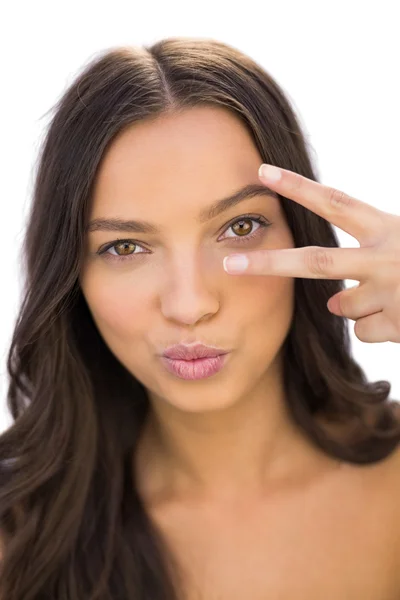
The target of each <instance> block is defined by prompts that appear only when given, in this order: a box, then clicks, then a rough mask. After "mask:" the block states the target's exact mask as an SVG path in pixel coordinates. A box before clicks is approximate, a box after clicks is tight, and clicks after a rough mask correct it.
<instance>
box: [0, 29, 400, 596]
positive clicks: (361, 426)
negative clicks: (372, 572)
mask: <svg viewBox="0 0 400 600" xmlns="http://www.w3.org/2000/svg"><path fill="white" fill-rule="evenodd" d="M198 105H209V106H222V107H225V108H226V109H228V110H230V111H232V113H234V114H235V115H236V117H237V118H238V119H240V120H241V122H242V123H243V124H244V125H245V126H246V127H247V129H248V131H249V132H250V134H251V136H252V139H253V140H254V144H255V145H256V147H257V149H258V151H259V153H260V155H261V156H262V159H263V162H266V163H271V164H276V165H278V166H280V167H283V168H285V169H289V170H291V171H295V172H297V173H300V174H301V175H303V176H305V177H307V178H309V179H312V180H314V181H318V179H317V175H316V172H315V168H314V167H313V165H312V161H311V158H310V155H311V152H310V149H309V148H308V147H307V143H306V140H305V135H304V133H303V132H302V130H301V126H300V121H299V118H298V117H297V116H296V114H295V110H294V108H293V107H292V106H291V104H290V101H289V99H288V97H287V96H286V95H285V93H284V91H283V90H282V88H281V87H279V85H278V83H277V82H276V81H274V79H273V78H272V77H271V75H269V74H268V73H267V72H266V71H265V69H263V68H262V67H261V66H260V65H259V64H257V63H256V62H255V61H254V60H252V59H250V58H249V57H248V56H246V55H245V54H243V53H242V52H240V51H239V50H238V49H236V48H234V47H232V46H230V45H228V44H225V43H222V42H219V41H215V40H210V39H204V38H182V37H180V38H177V37H175V38H168V39H163V40H161V41H158V42H157V43H155V44H153V45H151V46H147V47H146V46H144V47H135V46H128V47H113V48H111V49H110V48H108V49H107V50H104V51H102V52H100V53H99V54H97V55H96V56H95V58H91V59H90V60H89V61H87V63H86V64H85V65H84V66H83V67H82V69H81V70H80V72H79V74H78V75H77V76H76V78H75V80H74V81H73V82H72V84H71V85H69V87H68V88H67V89H66V91H65V92H64V93H63V94H62V95H61V97H60V99H59V100H58V102H57V103H56V104H55V106H54V107H53V108H52V110H53V115H52V117H51V119H50V122H49V124H48V126H47V128H46V134H45V137H44V139H43V141H42V144H41V147H40V151H39V156H38V163H37V170H36V174H35V181H34V187H33V197H32V204H31V207H30V214H29V218H28V222H27V227H26V233H25V238H24V245H23V260H24V265H23V266H24V273H25V275H26V281H25V285H24V290H23V299H22V302H21V307H20V311H19V314H18V318H17V321H16V324H15V328H14V332H13V336H12V340H11V346H10V349H9V353H8V358H7V369H8V376H9V386H8V393H7V407H8V410H9V412H10V414H11V415H12V419H13V422H12V425H11V426H10V427H9V428H8V429H7V430H6V431H5V432H3V433H2V435H1V436H0V478H1V489H0V529H1V534H2V540H3V546H4V552H3V558H2V562H1V579H0V580H1V591H2V593H3V597H4V598H7V600H71V598H74V600H117V599H118V600H128V598H129V599H130V600H133V599H134V600H176V599H177V598H178V597H179V577H178V571H179V568H178V566H177V565H176V564H175V561H174V559H173V557H172V553H171V552H169V549H168V544H167V542H166V540H165V539H164V538H163V536H162V534H161V532H160V531H159V530H158V529H157V527H156V526H155V524H154V522H153V521H152V520H151V518H150V515H149V514H148V512H147V511H146V507H145V506H144V503H143V501H142V499H141V498H140V496H139V494H138V491H137V483H136V482H135V477H134V475H133V474H132V456H133V453H134V451H135V447H136V444H137V442H138V438H139V435H140V432H141V428H142V425H143V423H144V419H145V418H146V415H147V413H148V410H149V402H148V397H147V394H146V389H145V388H144V387H143V385H142V384H141V383H140V382H139V381H137V380H136V379H135V377H133V376H132V374H131V373H129V372H128V371H127V370H126V369H125V367H124V366H123V365H122V364H121V363H120V362H119V361H118V360H117V359H116V357H115V356H114V355H113V354H112V352H111V350H110V349H109V348H108V346H107V345H106V343H105V342H104V340H103V339H102V337H101V335H100V334H99V332H98V330H97V328H96V326H95V324H94V322H93V319H92V317H91V314H90V311H89V308H88V306H87V304H86V301H85V298H84V297H83V294H82V291H81V289H80V286H79V275H80V272H81V268H82V263H83V259H84V252H85V239H86V225H87V220H88V216H89V210H90V205H91V198H92V191H93V187H94V182H95V179H96V173H97V171H98V169H99V165H100V162H101V160H102V157H103V155H104V153H105V151H106V150H107V147H108V146H109V144H110V143H111V142H112V141H113V139H114V137H115V136H116V135H117V134H119V133H120V132H121V131H122V130H123V129H124V128H125V127H128V126H130V125H131V124H133V123H136V122H139V121H143V120H146V119H157V117H159V116H160V115H163V114H165V113H167V112H168V113H172V114H173V113H178V112H179V111H184V110H186V109H187V108H190V107H194V106H198ZM279 201H280V203H281V206H282V208H283V210H284V214H285V217H286V219H287V222H288V225H289V227H290V229H291V232H292V235H293V238H294V241H295V246H296V247H301V246H307V245H313V246H325V247H337V246H339V243H338V240H337V238H336V235H335V232H334V229H333V227H332V225H331V224H330V223H329V222H327V221H326V220H325V219H323V218H321V217H319V216H318V215H316V214H314V213H313V212H311V211H309V210H306V209H305V208H304V207H302V206H301V205H300V204H298V203H295V202H293V201H291V200H289V199H287V198H285V197H283V196H279ZM343 289H345V286H344V282H343V281H340V280H329V279H328V280H324V279H302V278H296V280H295V308H294V315H293V322H292V324H291V328H290V331H289V334H288V336H287V338H286V340H285V342H284V349H283V350H284V355H283V357H284V384H285V391H286V398H285V401H286V402H287V405H288V408H289V410H290V413H291V415H292V417H293V419H294V421H295V422H296V423H297V424H298V426H299V427H301V428H302V429H303V430H304V431H305V432H306V434H307V435H308V437H309V439H310V440H311V442H312V443H313V444H315V446H318V447H319V448H321V449H322V450H323V451H325V452H326V453H327V454H329V455H330V456H333V457H337V458H339V459H341V460H342V461H348V462H352V463H358V464H364V463H373V462H376V461H380V460H383V459H385V458H386V457H387V456H389V454H391V453H392V452H393V451H394V449H395V448H396V447H397V446H398V444H399V440H400V425H399V418H398V414H397V412H396V410H395V405H396V404H397V402H395V401H393V400H391V399H390V398H389V393H390V389H391V385H390V384H389V383H388V382H387V381H378V382H368V380H367V377H366V375H365V373H364V372H363V370H362V368H361V367H360V366H359V365H358V364H357V362H356V361H355V360H354V358H353V356H352V353H351V347H350V339H349V333H348V329H347V322H346V320H345V319H343V318H341V317H338V316H336V315H333V314H331V313H330V312H329V310H328V309H327V306H326V304H327V301H328V299H329V298H330V297H331V296H332V295H333V294H335V293H337V292H339V291H341V290H343ZM317 415H319V416H320V417H321V418H318V419H317Z"/></svg>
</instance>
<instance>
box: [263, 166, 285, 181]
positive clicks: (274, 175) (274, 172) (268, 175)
mask: <svg viewBox="0 0 400 600" xmlns="http://www.w3.org/2000/svg"><path fill="white" fill-rule="evenodd" d="M258 175H259V177H262V178H263V179H266V180H268V181H279V180H280V178H281V177H282V173H281V170H280V169H278V167H273V166H272V165H261V167H260V168H259V169H258Z"/></svg>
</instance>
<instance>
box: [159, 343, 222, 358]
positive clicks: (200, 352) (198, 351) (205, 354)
mask: <svg viewBox="0 0 400 600" xmlns="http://www.w3.org/2000/svg"><path fill="white" fill-rule="evenodd" d="M228 352H229V350H224V349H223V348H216V347H215V346H206V345H204V344H201V343H196V344H190V345H187V344H176V345H174V346H170V347H169V348H167V349H166V350H165V351H164V352H163V356H164V357H165V358H171V359H174V360H194V359H196V358H213V357H215V356H220V355H221V354H228Z"/></svg>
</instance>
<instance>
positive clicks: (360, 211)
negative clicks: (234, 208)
mask: <svg viewBox="0 0 400 600" xmlns="http://www.w3.org/2000/svg"><path fill="white" fill-rule="evenodd" d="M261 172H262V173H261ZM259 176H260V180H261V181H262V182H263V183H265V184H266V185H267V184H268V187H270V188H272V189H273V190H275V191H276V192H277V193H279V194H281V195H282V196H284V197H285V198H289V199H290V200H294V201H295V202H298V203H299V204H301V205H302V206H304V207H305V208H307V209H309V210H312V211H313V212H314V213H316V214H317V215H320V216H321V217H323V218H324V219H326V220H328V221H329V222H330V223H332V224H333V225H336V226H337V227H339V228H340V229H342V230H343V231H346V232H347V233H348V234H350V235H351V236H353V237H354V238H356V239H357V240H358V241H359V243H360V248H323V247H320V246H306V247H303V248H288V249H286V248H285V249H273V250H257V251H253V252H246V253H245V254H240V255H239V254H231V255H229V257H225V258H224V268H225V270H226V271H227V272H228V273H241V274H249V275H274V276H275V275H282V276H285V277H306V278H311V279H321V278H322V279H354V280H358V281H360V284H358V285H356V286H355V287H352V288H349V289H346V290H344V291H341V292H339V293H337V294H335V295H334V296H332V297H331V298H330V299H329V301H328V303H327V307H328V309H329V310H330V311H331V312H332V313H333V314H335V315H338V316H342V317H347V318H349V319H352V320H355V321H356V324H355V326H354V333H355V334H356V336H357V337H358V339H360V340H361V341H363V342H386V341H389V342H398V343H400V216H397V215H393V214H390V213H387V212H384V211H382V210H379V209H377V208H375V207H373V206H371V205H370V204H367V203H366V202H362V201H361V200H357V199H356V198H353V197H351V196H349V195H347V194H346V193H344V192H341V191H339V190H337V189H334V188H331V187H327V186H325V185H322V184H320V183H318V182H315V181H312V180H311V179H307V178H306V177H303V176H302V175H299V174H298V173H294V172H293V171H288V170H287V169H279V168H277V167H273V166H272V165H261V167H260V170H259ZM239 256H240V257H244V258H245V259H247V263H248V265H247V267H245V268H244V269H243V268H242V269H236V268H235V270H231V267H230V262H231V257H234V258H235V259H236V258H237V257H239ZM228 258H229V261H228ZM228 263H229V264H228ZM228 269H229V270H228Z"/></svg>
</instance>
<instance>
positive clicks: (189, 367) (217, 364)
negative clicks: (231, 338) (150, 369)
mask: <svg viewBox="0 0 400 600" xmlns="http://www.w3.org/2000/svg"><path fill="white" fill-rule="evenodd" d="M227 358H228V354H227V353H225V354H220V355H218V356H214V357H206V358H197V359H194V360H180V359H171V358H168V357H166V356H162V357H161V360H162V362H163V363H164V365H165V367H166V368H167V370H168V371H169V372H170V373H172V374H173V375H176V376H177V377H180V378H181V379H187V380H193V379H204V378H206V377H211V375H215V374H216V373H218V371H220V370H221V369H222V367H223V366H224V365H225V363H226V360H227Z"/></svg>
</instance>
